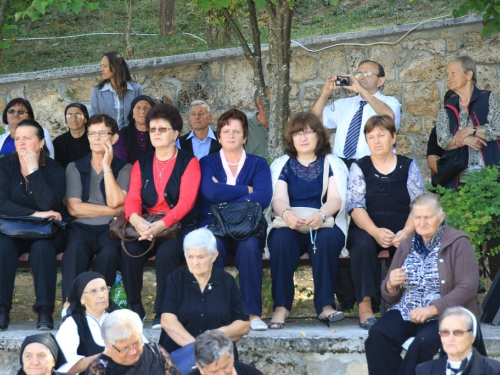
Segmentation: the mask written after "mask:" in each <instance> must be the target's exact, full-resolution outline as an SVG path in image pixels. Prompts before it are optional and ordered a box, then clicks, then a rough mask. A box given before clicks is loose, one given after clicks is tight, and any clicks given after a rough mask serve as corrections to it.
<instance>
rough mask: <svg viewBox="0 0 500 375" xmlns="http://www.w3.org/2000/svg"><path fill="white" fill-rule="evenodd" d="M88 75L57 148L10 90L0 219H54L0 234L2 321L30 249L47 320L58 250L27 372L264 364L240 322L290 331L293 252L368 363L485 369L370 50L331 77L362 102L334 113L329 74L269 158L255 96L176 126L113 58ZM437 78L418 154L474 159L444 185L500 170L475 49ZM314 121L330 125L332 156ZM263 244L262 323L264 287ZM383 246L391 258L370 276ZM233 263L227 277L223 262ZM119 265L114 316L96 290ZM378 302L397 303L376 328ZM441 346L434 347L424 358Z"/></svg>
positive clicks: (472, 294) (461, 290) (467, 299)
mask: <svg viewBox="0 0 500 375" xmlns="http://www.w3.org/2000/svg"><path fill="white" fill-rule="evenodd" d="M101 74H102V81H101V82H99V83H98V84H97V85H96V86H95V87H94V90H93V93H92V99H91V107H90V111H88V110H87V108H86V106H85V105H83V104H81V103H71V104H69V105H68V106H67V107H66V109H65V112H64V115H65V118H66V123H67V125H68V128H69V130H68V131H67V132H66V133H64V134H63V135H61V136H59V137H57V138H56V139H55V140H54V143H53V145H52V142H51V138H50V134H48V132H47V130H46V129H45V128H43V127H42V126H41V125H40V124H39V123H38V122H37V121H36V119H35V115H34V112H33V109H32V107H31V104H30V103H29V101H28V100H26V99H22V98H15V99H12V100H11V101H10V102H9V103H8V104H7V106H6V107H5V109H4V111H3V122H4V124H5V129H6V132H5V134H3V135H2V136H1V137H0V154H1V155H3V156H4V157H3V158H1V159H0V215H1V216H0V220H2V221H3V220H5V221H6V222H8V221H9V220H13V219H16V218H17V221H15V222H14V223H13V224H12V225H31V226H35V227H36V226H37V225H40V223H44V224H45V225H46V224H47V222H48V223H49V224H48V225H51V224H53V223H54V222H55V223H60V226H59V227H57V228H56V229H55V230H53V231H52V232H51V233H50V234H48V235H43V236H42V235H41V234H37V233H32V232H33V231H31V232H26V233H29V235H27V234H26V233H25V234H24V235H22V236H15V235H13V234H12V231H8V230H6V231H4V229H3V226H2V227H1V228H0V260H1V264H2V267H1V268H0V331H3V330H6V329H7V328H8V326H9V323H10V315H9V314H10V310H11V308H12V297H13V289H14V279H15V271H16V268H17V263H18V257H19V256H20V254H22V253H26V252H28V253H29V262H30V264H31V267H32V269H33V278H34V283H35V294H36V301H35V304H34V305H33V309H34V311H36V312H37V314H38V321H37V329H38V330H40V331H47V330H52V329H53V328H54V321H53V316H52V315H53V311H54V305H55V290H56V275H57V260H56V256H57V254H59V253H61V252H63V253H64V254H63V257H62V275H63V280H62V300H63V303H64V310H63V323H62V325H61V326H60V328H59V330H58V332H57V334H56V336H55V337H54V336H52V335H51V334H39V335H35V336H30V337H28V338H26V340H25V342H24V343H23V346H22V349H21V365H22V369H21V370H20V372H19V373H20V374H23V373H25V374H28V375H30V374H34V373H37V374H40V373H42V374H51V373H52V371H58V372H61V373H86V374H106V373H113V374H121V373H125V372H126V371H129V370H130V369H133V371H134V372H132V373H136V374H139V373H148V372H149V373H151V374H188V373H192V374H213V373H224V374H259V373H260V372H259V371H258V370H256V369H253V368H251V367H250V366H247V365H244V364H241V363H239V362H238V351H237V347H236V344H235V343H236V342H237V341H238V340H240V339H241V338H242V337H243V336H244V335H245V334H248V333H249V332H250V330H256V331H260V330H267V329H284V328H285V323H286V319H287V318H288V316H289V314H290V310H291V309H292V305H293V301H294V272H295V270H296V268H297V266H298V264H299V261H300V259H301V257H304V256H305V255H306V256H308V258H309V259H310V262H311V266H312V274H313V279H314V307H315V310H316V314H317V318H318V320H319V321H320V322H322V323H324V324H326V325H327V326H330V324H331V323H335V322H338V321H340V320H342V319H343V318H344V317H345V312H346V311H349V309H350V308H352V306H353V305H354V304H356V303H357V304H358V306H359V326H360V327H361V328H363V329H366V330H369V331H368V339H367V340H366V343H365V346H366V356H367V362H368V369H369V372H370V374H379V373H380V374H394V375H396V374H405V375H408V374H416V373H418V374H424V373H425V374H427V373H432V374H443V375H444V374H448V373H449V372H447V370H446V369H447V368H451V369H452V370H453V371H455V369H459V370H458V371H462V372H453V373H459V374H462V373H463V374H465V373H466V372H464V368H468V367H467V366H469V367H471V366H474V368H476V367H479V366H480V367H481V368H484V369H496V371H497V372H495V373H498V364H497V363H496V362H494V361H491V360H488V359H487V358H485V354H486V353H485V351H484V345H483V346H481V345H476V343H475V341H477V340H476V338H477V337H478V332H480V329H479V325H478V323H477V322H478V321H479V320H480V318H481V315H482V310H481V306H480V305H479V302H478V300H477V287H478V282H479V270H478V265H477V260H476V258H475V255H474V251H473V249H472V247H471V244H470V243H469V241H468V238H467V237H468V236H467V234H465V233H462V232H460V231H458V230H456V229H453V228H451V227H450V226H449V225H448V224H447V223H446V213H445V212H443V209H442V207H441V203H440V201H439V197H438V196H437V195H434V194H432V193H429V192H425V186H424V180H423V177H422V174H421V171H420V170H419V167H418V164H417V163H416V161H415V160H412V159H410V158H408V157H405V156H402V155H398V154H397V153H396V150H397V148H396V147H397V146H396V144H397V129H398V128H399V125H400V118H401V113H400V111H401V105H400V103H399V102H398V100H397V99H396V98H394V97H390V96H386V95H383V94H382V92H381V88H382V86H383V85H384V83H385V73H384V69H383V67H382V66H381V65H380V64H379V63H377V62H375V61H371V60H364V61H362V62H361V63H360V64H359V66H358V68H357V70H356V71H355V72H354V73H353V74H352V75H351V74H347V75H345V77H347V78H348V80H347V79H346V81H347V85H345V84H344V85H342V87H343V88H344V89H346V90H349V91H351V92H352V93H353V94H355V95H354V96H351V97H349V98H347V99H339V100H337V101H335V102H333V103H332V104H331V105H330V104H329V105H327V100H328V97H329V96H330V94H331V92H332V91H335V90H338V89H339V88H340V87H341V85H340V83H341V82H339V77H338V76H333V77H329V78H328V79H327V80H326V83H325V85H324V88H323V90H322V91H321V93H320V95H319V97H318V99H317V101H316V102H315V103H314V105H313V107H312V108H311V111H310V112H301V113H297V114H295V115H294V116H293V117H292V118H291V119H290V120H289V121H288V123H287V125H286V127H285V129H284V138H285V145H286V147H285V150H284V153H285V155H283V156H282V157H280V158H278V159H276V160H274V162H273V163H272V164H271V165H270V166H269V165H268V163H267V160H266V158H265V157H267V156H268V155H267V154H268V150H267V143H268V140H267V137H268V129H267V121H266V118H265V114H264V111H263V109H262V103H261V99H260V98H259V96H258V92H257V91H256V93H255V104H256V107H257V109H258V110H259V112H257V113H256V114H255V115H254V116H252V117H251V118H250V119H248V118H247V116H246V115H245V114H244V113H243V112H241V111H240V110H238V109H230V110H228V111H226V112H224V113H223V114H222V115H221V116H220V117H219V118H218V119H217V121H216V124H215V127H214V128H213V129H212V128H211V127H210V125H211V124H212V122H213V117H212V114H211V109H210V107H209V105H208V104H207V103H206V102H204V101H202V100H195V101H193V102H192V103H191V106H190V108H189V113H188V121H189V123H190V125H191V128H192V131H190V132H189V133H186V134H185V135H182V136H181V134H182V130H183V125H184V124H183V120H182V117H181V114H180V112H179V110H178V109H177V108H176V107H175V106H173V105H171V104H164V103H157V102H155V100H153V99H152V98H151V97H150V96H147V95H144V93H143V90H142V87H141V85H140V84H138V83H136V82H134V81H132V79H131V75H130V72H129V69H128V67H127V64H126V62H125V60H124V59H123V57H122V56H121V55H120V54H119V53H117V52H110V53H106V54H105V55H104V56H103V57H102V60H101ZM446 82H447V85H448V87H449V88H450V90H451V91H452V93H451V94H452V95H451V96H450V97H448V98H447V99H446V101H445V103H444V106H443V108H442V110H441V111H440V113H439V115H438V118H437V125H436V128H435V129H434V130H433V134H432V135H431V138H430V143H429V150H432V151H431V152H434V153H431V154H429V158H428V160H429V165H430V167H431V169H432V170H433V172H434V173H435V172H438V171H437V170H436V165H435V164H436V160H438V158H439V157H440V156H442V155H443V154H445V153H446V152H450V151H451V150H455V149H460V148H463V150H464V151H465V152H467V153H468V160H469V163H468V165H467V167H466V168H465V170H463V171H462V172H460V174H458V175H457V176H455V177H454V178H453V179H452V181H450V183H449V187H450V188H455V187H456V186H458V185H459V184H461V183H462V182H461V181H462V179H463V178H464V177H465V176H467V175H468V174H469V173H471V172H472V171H474V170H478V169H481V168H483V167H484V166H489V165H496V164H498V163H499V161H500V148H499V147H498V144H499V143H498V141H499V140H500V117H499V116H500V101H499V99H498V98H497V97H496V95H495V94H493V93H491V92H489V91H486V90H480V89H478V88H477V87H476V86H475V83H476V68H475V64H474V61H473V60H472V59H471V58H469V57H466V56H462V57H459V58H457V59H454V60H452V61H450V62H449V63H448V65H447V67H446ZM266 94H269V91H268V88H266ZM460 115H462V116H460ZM327 128H335V129H337V131H336V137H335V142H334V144H333V148H332V146H331V144H330V141H329V133H328V130H327ZM431 142H432V143H433V144H432V146H431ZM434 150H438V151H434ZM438 152H439V153H438ZM434 156H435V157H434ZM242 213H243V214H242ZM120 215H122V217H124V220H125V223H126V230H127V231H130V232H134V233H135V237H133V238H131V239H130V240H127V241H126V242H125V241H124V240H120V239H117V238H116V237H115V236H113V235H112V234H111V233H110V225H109V223H110V221H113V220H117V218H118V217H120ZM27 218H28V219H27ZM30 218H31V219H30ZM34 218H37V220H35V221H34V220H33V219H34ZM47 219H48V220H47ZM26 223H28V224H26ZM66 224H67V225H66ZM23 229H24V227H23ZM27 230H28V229H27ZM30 230H31V229H30ZM124 232H125V229H124ZM266 246H267V248H268V250H269V254H270V265H271V279H272V296H273V299H274V306H273V316H272V318H271V320H270V322H269V324H266V323H265V322H264V321H263V320H262V296H261V294H262V260H263V255H264V254H265V253H264V250H265V247H266ZM383 250H389V253H390V256H391V259H392V262H391V265H390V268H389V271H388V273H387V277H386V278H385V280H378V279H377V255H378V253H380V252H381V251H383ZM229 254H230V255H231V256H232V257H233V258H234V260H235V265H236V267H237V269H238V272H239V285H238V283H237V282H236V281H235V279H234V277H233V276H231V275H230V274H228V273H227V272H225V271H224V266H225V264H226V259H227V256H228V255H229ZM341 254H343V255H344V256H345V255H346V254H349V255H350V258H351V266H350V267H339V266H338V263H339V256H342V255H341ZM152 256H155V261H154V262H155V269H156V289H157V290H156V300H155V305H154V319H153V328H154V329H161V335H160V340H159V343H158V344H155V343H149V342H148V340H147V339H146V338H145V337H144V336H143V334H142V330H143V322H144V319H145V317H146V311H145V309H144V306H143V302H142V300H141V289H142V285H143V267H144V263H145V262H146V260H148V259H149V258H151V257H152ZM184 262H185V263H186V264H187V266H182V264H183V263H184ZM491 264H493V265H494V267H495V265H498V260H497V259H494V258H492V259H491ZM494 267H493V268H494ZM90 268H92V271H89V270H90ZM118 270H120V271H121V275H122V276H123V285H124V288H125V291H126V295H127V309H123V310H120V309H119V308H118V306H117V305H116V303H115V302H114V301H113V300H112V299H111V298H110V294H109V291H110V288H111V286H112V285H113V284H114V282H115V278H116V274H117V271H118ZM493 271H494V273H495V272H496V269H495V268H494V269H493ZM493 276H494V274H493ZM335 296H337V299H336V298H335ZM380 298H384V300H385V301H387V302H388V303H389V304H390V308H389V309H388V311H387V312H386V313H385V314H384V315H383V316H382V317H381V318H380V319H378V320H377V319H376V318H375V313H376V312H377V311H378V308H379V305H380ZM450 307H451V308H450ZM410 337H415V339H414V340H413V342H412V343H411V344H410V346H409V347H408V350H407V353H406V355H405V356H404V359H403V358H402V357H401V351H402V345H403V343H404V342H405V341H406V340H407V339H408V338H410ZM455 341H460V343H458V344H457V343H456V342H455ZM440 348H442V350H443V351H444V353H445V355H444V356H443V357H441V358H440V359H439V360H437V361H434V362H427V361H432V359H433V357H434V356H435V355H436V354H437V353H438V351H439V350H440ZM42 362H43V363H42ZM424 362H427V363H424ZM422 363H424V364H422ZM42 367H43V369H44V370H43V371H45V372H43V371H42V372H41V371H38V370H40V369H41V368H42ZM34 368H36V369H38V370H37V371H38V372H35V371H32V370H33V369H34ZM430 369H432V371H434V372H429V371H431V370H430ZM438 369H439V372H438ZM221 371H222V372H221ZM127 373H131V372H127ZM485 373H488V372H485ZM491 373H493V372H491Z"/></svg>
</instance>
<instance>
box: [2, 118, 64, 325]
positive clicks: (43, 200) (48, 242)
mask: <svg viewBox="0 0 500 375" xmlns="http://www.w3.org/2000/svg"><path fill="white" fill-rule="evenodd" d="M15 146H16V152H15V153H13V154H12V155H8V156H5V157H3V158H1V159H0V214H1V215H9V216H34V217H40V218H46V219H55V220H62V219H63V218H64V216H65V215H64V212H65V211H66V210H65V208H64V204H63V203H62V201H63V198H64V191H65V189H66V183H65V180H64V168H63V167H61V165H60V164H59V163H58V162H56V161H54V160H53V159H51V158H50V157H49V150H48V149H47V145H46V143H45V135H44V131H43V128H42V127H41V126H40V124H39V123H38V122H36V121H35V120H23V121H21V122H20V123H19V124H18V125H17V127H16V130H15ZM63 250H64V235H63V234H62V233H61V232H58V233H57V234H56V235H55V236H53V237H51V238H42V239H28V238H26V239H25V238H12V237H7V236H6V235H3V234H0V285H1V287H0V331H3V330H6V329H7V327H8V326H9V321H10V319H9V312H10V309H11V308H12V295H13V291H14V280H15V278H16V269H17V264H18V258H19V256H20V255H21V254H23V253H27V252H29V258H28V259H29V262H30V264H31V268H32V270H33V281H34V283H35V295H36V303H35V305H34V306H33V310H34V311H36V312H37V313H38V323H37V328H38V330H41V331H46V330H51V329H53V328H54V321H53V320H52V312H53V311H54V303H55V298H56V279H57V259H56V255H57V253H60V252H62V251H63Z"/></svg>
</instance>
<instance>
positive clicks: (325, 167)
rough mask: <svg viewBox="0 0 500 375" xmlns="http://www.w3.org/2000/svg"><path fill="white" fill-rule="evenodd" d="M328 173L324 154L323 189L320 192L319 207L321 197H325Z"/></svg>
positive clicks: (321, 200) (321, 202) (328, 169)
mask: <svg viewBox="0 0 500 375" xmlns="http://www.w3.org/2000/svg"><path fill="white" fill-rule="evenodd" d="M329 174H330V163H329V162H328V158H327V156H326V155H325V163H324V166H323V191H322V192H321V198H320V207H321V206H322V205H323V198H324V197H325V194H326V190H327V188H328V175H329Z"/></svg>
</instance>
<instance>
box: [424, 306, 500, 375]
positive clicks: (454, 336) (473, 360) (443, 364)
mask: <svg viewBox="0 0 500 375" xmlns="http://www.w3.org/2000/svg"><path fill="white" fill-rule="evenodd" d="M479 330H480V328H479V325H478V323H477V320H476V317H475V316H474V315H473V314H472V313H471V312H470V311H469V310H467V309H464V308H463V307H459V306H457V307H450V308H448V309H446V311H445V312H444V313H443V315H442V316H441V320H440V323H439V335H440V336H441V344H442V345H443V351H444V352H445V353H446V355H444V356H442V357H441V358H439V359H436V360H433V361H429V362H425V363H422V364H420V365H418V367H417V375H447V374H454V375H480V374H481V375H497V374H500V362H498V361H495V360H493V359H490V358H487V357H485V356H482V355H481V354H480V353H479V352H478V350H477V349H476V348H475V346H476V345H475V344H476V342H477V337H478V336H477V335H478V331H479Z"/></svg>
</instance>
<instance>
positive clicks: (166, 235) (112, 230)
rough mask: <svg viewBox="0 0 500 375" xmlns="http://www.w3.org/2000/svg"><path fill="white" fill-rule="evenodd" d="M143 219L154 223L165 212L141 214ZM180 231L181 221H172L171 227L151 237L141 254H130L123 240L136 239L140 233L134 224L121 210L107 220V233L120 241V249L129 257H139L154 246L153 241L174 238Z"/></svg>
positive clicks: (130, 240)
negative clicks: (146, 247) (149, 242)
mask: <svg viewBox="0 0 500 375" xmlns="http://www.w3.org/2000/svg"><path fill="white" fill-rule="evenodd" d="M142 217H143V218H144V220H146V221H149V222H150V223H154V222H155V221H158V220H161V219H162V218H164V217H165V213H163V212H161V213H158V214H144V215H142ZM180 231H181V223H178V222H177V223H174V224H173V225H172V226H171V227H168V228H167V229H165V230H164V231H163V232H161V233H160V234H159V235H157V236H156V237H154V238H153V240H152V241H151V244H150V245H149V248H148V249H147V250H146V251H145V252H144V253H143V254H141V255H132V254H130V253H129V252H128V251H127V249H126V247H125V242H132V241H135V240H137V239H138V238H139V237H140V235H139V233H137V231H136V230H135V228H134V226H133V225H132V224H130V223H129V222H128V221H127V219H125V212H123V211H121V212H120V213H119V214H118V215H116V216H115V217H114V218H112V219H111V220H110V222H109V235H110V236H111V238H114V239H115V240H121V241H122V249H123V251H124V252H125V254H127V255H128V256H129V257H131V258H141V257H143V256H144V255H146V254H147V253H148V252H149V251H150V250H151V249H152V248H153V246H154V244H155V241H158V242H164V241H166V240H170V239H172V238H176V237H177V235H178V234H179V232H180Z"/></svg>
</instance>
